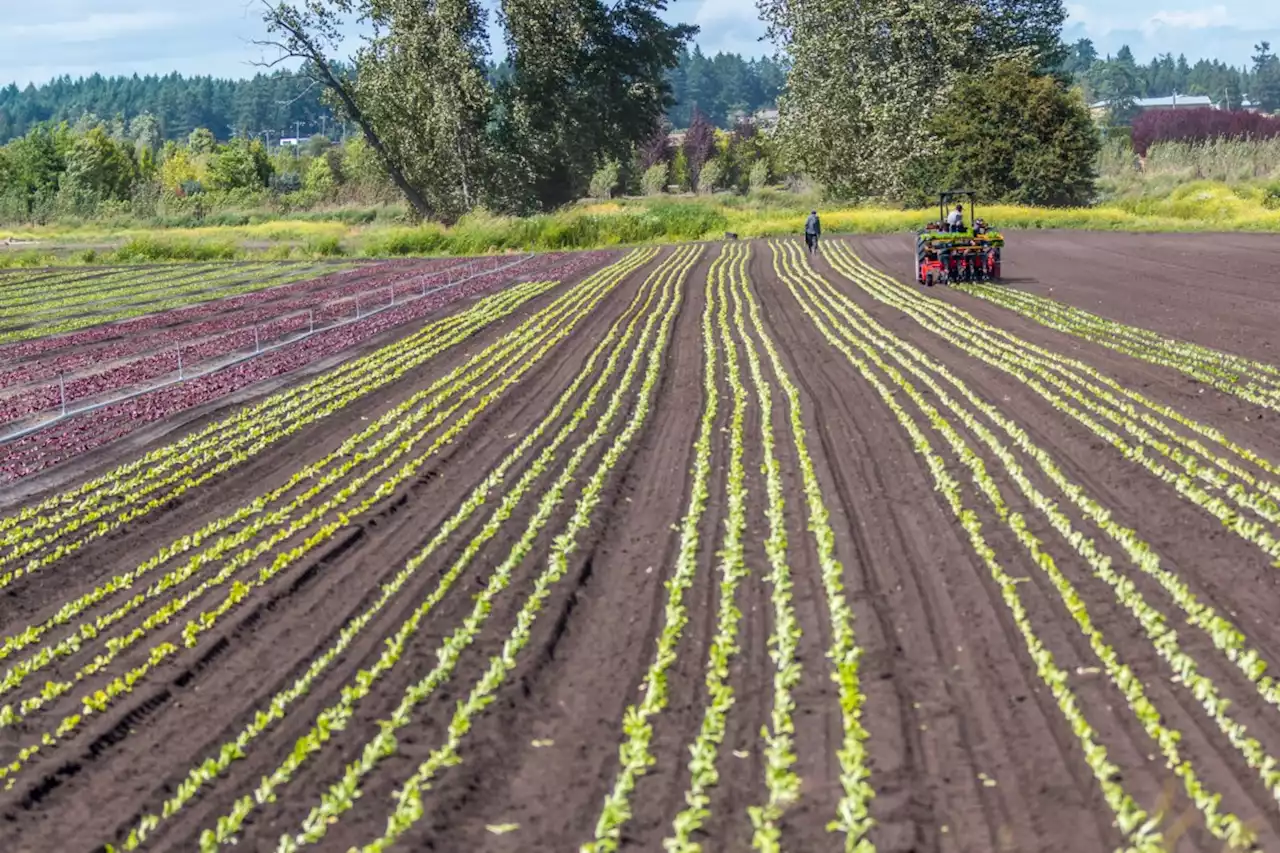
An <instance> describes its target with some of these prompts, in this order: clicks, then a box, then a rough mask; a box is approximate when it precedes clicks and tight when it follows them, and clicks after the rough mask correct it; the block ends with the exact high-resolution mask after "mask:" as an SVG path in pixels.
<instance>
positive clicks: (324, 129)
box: [320, 113, 329, 136]
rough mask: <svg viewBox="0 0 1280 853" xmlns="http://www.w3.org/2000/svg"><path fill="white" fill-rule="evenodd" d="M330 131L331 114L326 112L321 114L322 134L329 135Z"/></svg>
mask: <svg viewBox="0 0 1280 853" xmlns="http://www.w3.org/2000/svg"><path fill="white" fill-rule="evenodd" d="M328 133H329V116H327V115H325V114H324V113H321V114H320V135H321V136H327V135H328Z"/></svg>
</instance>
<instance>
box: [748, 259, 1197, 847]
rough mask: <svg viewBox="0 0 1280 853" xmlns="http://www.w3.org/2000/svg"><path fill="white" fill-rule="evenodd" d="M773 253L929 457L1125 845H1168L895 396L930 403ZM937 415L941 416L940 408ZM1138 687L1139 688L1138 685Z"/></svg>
mask: <svg viewBox="0 0 1280 853" xmlns="http://www.w3.org/2000/svg"><path fill="white" fill-rule="evenodd" d="M774 252H775V258H777V257H781V258H782V263H781V264H780V266H781V267H782V269H781V270H780V277H781V278H782V280H783V281H784V282H785V283H786V285H787V287H788V289H789V290H790V291H791V293H792V295H793V296H794V298H795V299H796V300H797V302H798V303H799V305H800V308H801V310H802V311H803V312H804V313H805V314H806V315H807V316H808V317H809V318H810V320H811V321H812V322H813V324H814V326H815V327H816V328H817V330H818V332H819V333H820V334H821V336H822V337H823V338H825V339H826V340H827V341H828V342H829V343H830V344H831V345H832V346H833V347H835V349H836V350H838V351H839V352H841V353H842V354H843V355H844V356H845V358H846V360H848V361H849V363H850V364H851V365H852V366H853V367H854V368H855V370H857V371H858V373H859V375H861V376H862V377H863V378H864V379H865V380H866V381H867V382H868V384H870V385H871V387H872V388H873V389H874V390H875V391H876V392H877V394H878V395H879V396H880V398H881V399H882V400H883V401H884V403H885V405H886V406H887V407H888V408H889V410H890V412H891V413H892V414H893V415H894V417H895V419H896V420H897V421H898V422H899V424H900V425H901V426H902V428H903V429H904V430H905V431H906V433H907V435H908V437H909V438H910V441H911V444H912V446H913V448H914V449H915V452H916V453H917V454H918V455H920V456H921V457H922V459H924V461H925V464H926V466H927V468H928V469H929V472H930V474H931V475H932V477H933V479H934V482H935V485H936V487H937V490H938V491H939V492H940V493H941V494H942V495H943V497H944V499H945V501H946V503H947V505H948V507H949V508H950V509H951V511H952V513H953V515H954V516H955V517H956V519H957V521H958V522H959V523H960V525H961V526H962V527H963V528H964V530H965V531H966V533H967V534H968V538H969V541H970V545H971V546H972V548H973V550H974V553H975V554H976V555H977V556H978V558H979V560H980V561H981V562H982V563H983V564H984V565H985V566H986V568H987V570H988V571H989V572H990V574H991V576H992V579H993V581H994V582H995V583H996V585H997V586H998V587H999V589H1000V591H1001V595H1002V598H1003V599H1004V602H1005V605H1006V606H1007V607H1008V609H1009V612H1010V615H1011V617H1012V619H1013V621H1014V623H1015V625H1017V627H1018V631H1019V633H1020V634H1021V635H1022V638H1023V640H1024V643H1025V645H1026V648H1027V652H1028V654H1029V655H1030V657H1031V659H1032V661H1033V663H1034V664H1035V666H1036V672H1037V675H1039V677H1040V678H1041V680H1042V681H1043V683H1044V684H1045V686H1046V687H1048V688H1049V690H1050V691H1051V693H1052V695H1053V696H1054V699H1055V701H1056V702H1057V704H1058V707H1059V710H1060V711H1061V713H1062V715H1063V717H1064V720H1065V721H1066V722H1067V724H1068V726H1069V727H1070V728H1071V730H1072V732H1073V733H1074V735H1075V736H1076V738H1077V739H1078V741H1079V743H1080V747H1081V753H1082V755H1083V757H1084V760H1085V762H1086V763H1087V764H1088V766H1089V768H1090V770H1091V771H1092V772H1093V775H1094V777H1095V779H1096V781H1097V782H1098V785H1099V787H1100V789H1101V792H1102V794H1103V797H1104V799H1105V800H1106V802H1107V804H1108V806H1109V807H1110V808H1111V810H1112V812H1113V814H1114V815H1115V820H1116V825H1117V826H1118V827H1119V829H1120V831H1121V833H1122V834H1123V835H1124V836H1125V839H1126V847H1127V849H1131V850H1139V851H1144V853H1147V851H1150V853H1156V851H1161V850H1163V843H1162V839H1161V835H1160V833H1159V831H1158V825H1159V817H1160V816H1159V815H1157V816H1155V817H1152V816H1150V815H1148V814H1147V813H1146V812H1145V811H1144V810H1143V809H1142V808H1141V807H1139V806H1138V804H1137V803H1136V802H1135V801H1134V799H1133V797H1132V796H1131V795H1130V794H1129V793H1128V791H1126V790H1125V788H1124V785H1123V784H1122V782H1121V781H1120V778H1121V771H1120V768H1119V767H1117V766H1116V765H1115V764H1114V763H1113V762H1112V761H1111V760H1110V758H1109V757H1108V752H1107V749H1106V747H1105V746H1104V745H1103V744H1102V743H1101V742H1100V741H1099V740H1098V739H1097V736H1096V735H1097V733H1096V730H1095V729H1094V727H1093V726H1092V725H1091V724H1090V723H1089V722H1088V720H1087V718H1086V717H1085V715H1084V712H1083V710H1082V709H1081V707H1080V703H1079V700H1078V699H1077V698H1076V696H1075V694H1074V692H1073V691H1072V690H1071V688H1070V686H1069V676H1068V673H1067V672H1066V671H1065V670H1063V669H1062V668H1061V667H1060V666H1058V664H1057V663H1056V662H1055V660H1054V656H1053V654H1052V653H1051V652H1050V651H1049V650H1048V649H1047V648H1046V647H1045V645H1044V643H1043V642H1042V641H1041V640H1040V638H1039V636H1038V635H1037V634H1036V632H1035V628H1034V626H1033V625H1032V624H1031V621H1030V618H1029V616H1028V614H1027V610H1026V607H1025V605H1024V604H1023V602H1022V598H1021V595H1020V593H1019V589H1018V579H1017V578H1015V577H1013V576H1011V575H1010V574H1009V573H1008V572H1007V570H1005V569H1004V567H1003V566H1002V565H1001V563H1000V561H999V560H998V559H997V555H996V552H995V550H994V549H993V548H992V547H991V546H990V544H989V543H988V542H987V540H986V537H985V534H984V532H983V525H982V521H981V519H980V517H979V516H978V514H977V513H976V512H975V511H974V510H973V509H971V508H969V507H968V506H966V504H965V495H964V490H963V489H962V487H961V485H960V483H959V481H958V480H957V479H956V478H955V477H954V476H953V475H952V474H951V473H950V472H949V471H948V466H947V462H946V461H945V460H944V459H943V458H942V456H941V455H939V454H938V452H937V451H936V450H934V448H933V445H932V443H931V442H930V440H929V438H928V436H927V435H926V434H925V433H924V431H923V430H921V428H920V426H919V424H917V422H916V420H915V419H914V418H913V417H912V416H911V415H910V414H909V413H908V412H907V411H906V409H905V408H904V407H903V405H902V403H901V402H900V401H899V399H898V395H899V394H900V393H901V394H905V395H906V396H908V397H912V398H913V401H914V402H916V404H917V406H918V407H920V408H921V410H922V411H924V412H926V413H927V412H928V410H929V409H931V408H932V407H931V406H930V405H929V404H928V402H927V401H925V400H924V399H923V398H922V397H920V395H919V394H918V392H915V390H914V388H913V387H912V386H911V385H910V383H908V382H906V380H905V379H903V378H902V377H901V375H900V374H898V375H897V378H896V379H895V378H894V375H893V373H890V374H889V375H888V381H887V382H886V381H885V379H882V378H881V376H880V375H879V374H878V373H877V372H875V371H874V370H872V368H871V365H870V364H869V362H868V360H867V358H864V357H861V356H859V355H858V354H857V353H856V352H855V351H854V350H853V348H852V347H851V344H850V339H849V338H846V337H845V335H844V334H843V332H846V331H847V330H842V329H841V324H840V323H839V322H838V320H837V319H836V317H835V316H834V315H833V314H832V313H831V311H830V309H829V308H828V307H827V304H826V301H825V300H824V298H823V297H822V296H819V295H818V294H817V293H816V292H815V291H814V289H813V288H814V281H815V279H817V276H816V275H814V274H813V273H812V272H809V271H807V267H806V264H805V262H804V261H803V260H802V259H801V258H799V257H797V253H796V252H795V250H794V249H793V247H790V246H789V245H787V244H776V245H775V246H774ZM849 337H850V338H853V337H854V336H852V335H850V336H849ZM865 352H866V350H864V353H865ZM933 414H934V415H937V412H936V410H934V412H933ZM930 422H931V424H932V426H934V428H935V429H937V431H938V432H940V433H942V434H943V435H944V436H945V434H946V432H947V427H948V426H949V425H948V424H946V423H945V421H944V420H943V419H942V418H941V416H940V415H938V416H937V418H936V419H935V418H930ZM955 451H956V452H957V455H958V456H959V461H961V462H962V463H963V464H965V465H966V467H968V468H969V470H970V472H971V474H972V475H973V477H974V480H975V486H976V487H977V489H978V491H979V492H980V493H984V494H986V495H987V496H988V497H991V496H992V495H993V492H992V489H994V487H995V484H994V482H993V481H992V479H991V477H990V475H989V474H987V473H986V471H985V467H984V466H983V463H982V460H981V458H980V457H977V456H976V454H973V453H972V451H971V450H970V451H969V452H968V453H965V452H964V448H955ZM1133 682H1136V679H1129V683H1130V684H1132V683H1133ZM1137 687H1138V689H1140V688H1141V686H1140V685H1137ZM1166 742H1167V743H1169V745H1170V746H1171V747H1173V748H1176V741H1173V742H1170V739H1168V738H1166Z"/></svg>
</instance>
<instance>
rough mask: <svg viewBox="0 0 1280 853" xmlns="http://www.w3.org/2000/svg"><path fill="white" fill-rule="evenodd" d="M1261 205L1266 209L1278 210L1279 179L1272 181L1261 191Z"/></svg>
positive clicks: (1279, 203)
mask: <svg viewBox="0 0 1280 853" xmlns="http://www.w3.org/2000/svg"><path fill="white" fill-rule="evenodd" d="M1262 206H1263V207H1265V208H1267V209H1268V210H1280V181H1272V182H1271V183H1269V184H1267V186H1266V188H1265V189H1264V190H1263V191H1262Z"/></svg>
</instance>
